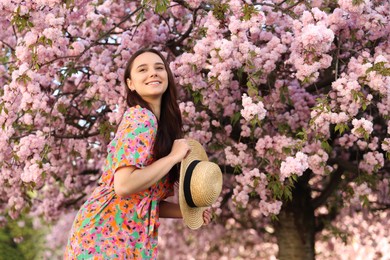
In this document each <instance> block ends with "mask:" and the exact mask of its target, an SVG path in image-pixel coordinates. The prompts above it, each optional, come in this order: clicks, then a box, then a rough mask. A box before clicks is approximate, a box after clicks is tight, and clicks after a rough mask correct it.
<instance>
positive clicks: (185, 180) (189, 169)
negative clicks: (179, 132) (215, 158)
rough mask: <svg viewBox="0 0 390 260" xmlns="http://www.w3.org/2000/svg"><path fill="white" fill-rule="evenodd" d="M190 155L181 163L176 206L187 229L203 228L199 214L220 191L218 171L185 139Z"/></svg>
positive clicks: (203, 152)
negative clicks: (177, 203) (177, 204)
mask: <svg viewBox="0 0 390 260" xmlns="http://www.w3.org/2000/svg"><path fill="white" fill-rule="evenodd" d="M187 141H188V144H189V146H190V148H191V151H190V153H189V154H188V155H187V156H186V158H184V159H183V160H182V161H181V166H180V179H179V205H180V210H181V213H182V215H183V220H184V223H185V224H186V225H187V226H188V227H189V228H191V229H198V228H199V227H201V226H202V225H203V211H204V210H205V209H207V208H208V207H210V206H211V205H212V204H213V203H214V202H215V201H216V200H217V198H218V196H219V194H220V193H221V190H222V172H221V169H220V168H219V166H218V165H217V164H215V163H213V162H210V161H209V159H208V158H207V154H206V151H205V150H204V149H203V147H202V145H201V144H200V143H199V142H197V141H195V140H193V139H188V140H187Z"/></svg>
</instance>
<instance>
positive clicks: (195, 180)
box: [190, 161, 222, 207]
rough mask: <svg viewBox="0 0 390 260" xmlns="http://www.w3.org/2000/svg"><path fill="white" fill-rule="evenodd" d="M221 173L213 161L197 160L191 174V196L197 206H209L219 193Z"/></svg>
mask: <svg viewBox="0 0 390 260" xmlns="http://www.w3.org/2000/svg"><path fill="white" fill-rule="evenodd" d="M221 183H222V173H221V170H220V168H219V166H218V165H217V164H215V163H213V162H209V161H201V162H199V163H198V164H197V165H196V166H195V168H194V170H193V173H192V176H191V184H190V190H191V196H192V200H193V201H194V204H195V205H196V206H197V207H208V206H211V205H212V204H213V203H214V202H215V201H216V200H217V198H218V196H219V194H220V193H221V189H222V186H221Z"/></svg>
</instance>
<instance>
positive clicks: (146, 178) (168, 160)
mask: <svg viewBox="0 0 390 260" xmlns="http://www.w3.org/2000/svg"><path fill="white" fill-rule="evenodd" d="M188 151H189V146H188V144H187V141H186V140H185V139H178V140H175V142H174V143H173V146H172V150H171V152H170V154H169V155H167V156H166V157H163V158H161V159H159V160H157V161H155V162H153V163H152V164H151V165H149V166H147V167H145V168H142V169H138V168H136V167H135V166H126V167H121V168H119V169H117V171H116V172H115V177H114V190H115V193H116V194H117V195H118V196H120V197H127V196H129V195H131V194H133V193H137V192H139V191H142V190H145V189H147V188H149V187H150V186H152V185H153V184H154V183H156V182H157V181H158V180H160V179H161V178H162V177H164V176H165V175H166V174H167V173H168V172H169V170H170V169H171V168H172V167H173V166H174V165H175V164H177V163H179V162H180V161H181V160H182V159H183V158H184V157H185V156H186V155H187V152H188Z"/></svg>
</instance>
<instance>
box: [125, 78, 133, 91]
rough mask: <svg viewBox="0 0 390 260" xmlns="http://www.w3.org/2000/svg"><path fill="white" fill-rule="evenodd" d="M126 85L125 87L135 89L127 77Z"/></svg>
mask: <svg viewBox="0 0 390 260" xmlns="http://www.w3.org/2000/svg"><path fill="white" fill-rule="evenodd" d="M126 85H127V87H128V88H129V89H130V90H131V91H134V90H135V89H134V86H133V82H132V81H131V80H130V79H129V78H127V79H126Z"/></svg>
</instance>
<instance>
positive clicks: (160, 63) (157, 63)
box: [137, 62, 165, 69]
mask: <svg viewBox="0 0 390 260" xmlns="http://www.w3.org/2000/svg"><path fill="white" fill-rule="evenodd" d="M154 65H163V66H165V65H164V63H162V62H156V63H155V64H154ZM144 66H146V64H141V65H139V66H138V67H137V69H138V68H139V67H144Z"/></svg>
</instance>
